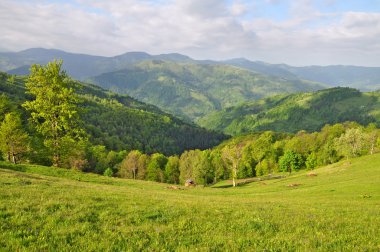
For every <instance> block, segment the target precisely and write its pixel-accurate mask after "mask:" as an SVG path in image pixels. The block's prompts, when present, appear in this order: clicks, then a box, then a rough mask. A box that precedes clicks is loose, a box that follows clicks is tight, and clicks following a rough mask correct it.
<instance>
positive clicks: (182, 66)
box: [91, 60, 324, 121]
mask: <svg viewBox="0 0 380 252" xmlns="http://www.w3.org/2000/svg"><path fill="white" fill-rule="evenodd" d="M91 81H92V82H93V83H95V84H97V85H99V86H101V87H103V88H106V89H110V90H112V91H114V92H117V93H125V94H129V95H131V96H132V97H134V98H136V99H139V100H141V101H144V102H146V103H150V104H154V105H156V106H158V107H160V108H161V109H163V110H165V111H167V112H170V113H174V114H175V115H177V116H181V117H185V118H189V119H191V120H195V121H196V120H197V119H198V118H200V117H202V116H205V115H206V114H209V113H211V112H213V111H216V110H220V109H223V108H226V107H230V106H234V105H236V104H239V103H242V102H244V101H247V100H256V99H260V98H263V97H267V96H270V95H274V94H279V93H294V92H300V91H301V92H304V91H313V90H318V89H322V88H324V86H323V85H320V84H317V83H314V82H308V81H303V80H299V79H293V80H288V79H284V78H278V77H271V76H267V75H262V74H258V73H253V72H251V71H247V70H244V69H241V68H237V67H233V66H227V65H222V64H193V63H175V62H169V61H160V60H154V61H144V62H141V63H138V64H136V65H134V66H132V67H127V68H126V69H124V70H120V71H117V72H111V73H104V74H101V75H99V76H96V77H93V78H91Z"/></svg>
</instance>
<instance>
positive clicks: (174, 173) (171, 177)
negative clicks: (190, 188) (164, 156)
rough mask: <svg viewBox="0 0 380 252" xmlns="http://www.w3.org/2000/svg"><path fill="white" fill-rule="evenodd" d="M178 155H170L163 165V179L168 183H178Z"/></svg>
mask: <svg viewBox="0 0 380 252" xmlns="http://www.w3.org/2000/svg"><path fill="white" fill-rule="evenodd" d="M179 174H180V170H179V157H178V156H171V157H169V158H168V162H167V163H166V165H165V181H166V183H169V184H179Z"/></svg>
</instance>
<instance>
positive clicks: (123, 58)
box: [0, 48, 192, 80]
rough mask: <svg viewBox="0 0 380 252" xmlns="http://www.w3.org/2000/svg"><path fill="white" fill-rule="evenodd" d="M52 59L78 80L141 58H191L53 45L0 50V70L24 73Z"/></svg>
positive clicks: (174, 54)
mask: <svg viewBox="0 0 380 252" xmlns="http://www.w3.org/2000/svg"><path fill="white" fill-rule="evenodd" d="M54 59H62V60H63V68H64V69H65V70H66V71H67V73H68V74H69V75H70V76H72V77H73V78H75V79H79V80H86V79H87V78H89V77H91V76H95V75H99V74H102V73H106V72H113V71H116V70H120V69H123V68H125V67H127V66H130V65H132V64H135V63H138V62H141V61H144V60H153V59H157V60H170V61H173V62H187V61H192V59H191V58H189V57H187V56H185V55H181V54H176V53H171V54H160V55H150V54H147V53H145V52H128V53H125V54H122V55H118V56H114V57H103V56H93V55H86V54H79V53H68V52H64V51H61V50H56V49H44V48H31V49H27V50H24V51H20V52H7V53H0V71H5V72H8V73H10V74H17V75H28V74H29V67H30V65H31V64H42V65H45V64H47V63H48V62H50V61H53V60H54Z"/></svg>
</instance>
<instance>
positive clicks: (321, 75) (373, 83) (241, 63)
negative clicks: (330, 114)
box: [224, 58, 380, 91]
mask: <svg viewBox="0 0 380 252" xmlns="http://www.w3.org/2000/svg"><path fill="white" fill-rule="evenodd" d="M224 63H225V64H229V65H234V66H238V67H241V68H245V69H248V70H250V71H253V72H257V73H262V74H267V75H273V76H277V77H282V78H288V79H304V80H310V81H315V82H319V83H324V84H326V85H328V86H333V87H336V86H343V87H352V88H356V89H360V90H363V91H370V90H377V89H379V88H380V67H362V66H342V65H338V66H334V65H331V66H305V67H295V66H289V65H286V64H268V63H265V62H261V61H250V60H247V59H244V58H240V59H231V60H227V61H224Z"/></svg>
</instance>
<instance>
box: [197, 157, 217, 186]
mask: <svg viewBox="0 0 380 252" xmlns="http://www.w3.org/2000/svg"><path fill="white" fill-rule="evenodd" d="M193 178H194V180H195V182H196V183H197V184H203V185H207V184H208V183H211V182H212V181H213V178H214V169H213V167H212V165H211V158H210V150H204V151H200V150H197V155H196V157H195V159H194V160H193Z"/></svg>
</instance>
